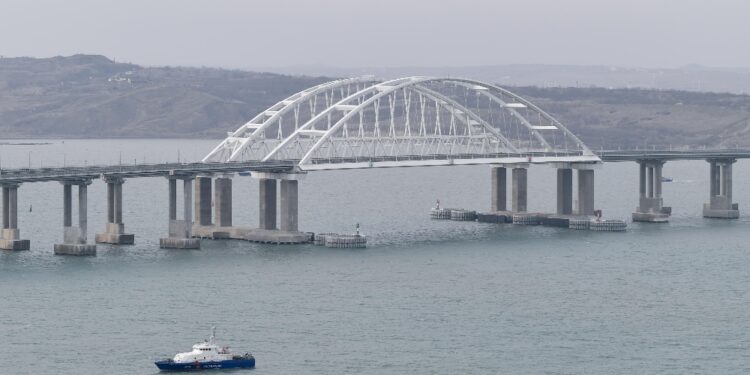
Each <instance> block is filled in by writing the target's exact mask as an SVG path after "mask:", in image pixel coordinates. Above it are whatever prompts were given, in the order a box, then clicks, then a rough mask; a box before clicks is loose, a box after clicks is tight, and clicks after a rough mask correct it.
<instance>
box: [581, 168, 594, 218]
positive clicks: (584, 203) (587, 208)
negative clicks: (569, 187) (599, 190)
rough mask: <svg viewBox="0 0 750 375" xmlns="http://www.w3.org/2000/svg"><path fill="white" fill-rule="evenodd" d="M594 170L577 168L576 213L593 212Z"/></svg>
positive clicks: (585, 213) (588, 213)
mask: <svg viewBox="0 0 750 375" xmlns="http://www.w3.org/2000/svg"><path fill="white" fill-rule="evenodd" d="M594 210H595V208H594V170H593V169H579V170H578V214H579V215H587V216H588V215H593V214H594Z"/></svg>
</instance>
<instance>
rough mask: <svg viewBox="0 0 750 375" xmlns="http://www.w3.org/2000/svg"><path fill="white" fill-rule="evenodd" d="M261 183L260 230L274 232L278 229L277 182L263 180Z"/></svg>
mask: <svg viewBox="0 0 750 375" xmlns="http://www.w3.org/2000/svg"><path fill="white" fill-rule="evenodd" d="M259 183H260V186H259V188H260V189H259V190H258V193H259V196H260V202H259V206H258V212H259V214H260V218H259V227H260V229H271V230H273V229H276V180H275V179H272V178H262V179H260V180H259Z"/></svg>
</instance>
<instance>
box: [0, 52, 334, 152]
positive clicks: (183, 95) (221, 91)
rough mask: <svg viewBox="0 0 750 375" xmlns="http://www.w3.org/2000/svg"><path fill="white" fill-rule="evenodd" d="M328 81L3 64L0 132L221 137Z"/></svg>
mask: <svg viewBox="0 0 750 375" xmlns="http://www.w3.org/2000/svg"><path fill="white" fill-rule="evenodd" d="M325 80H326V79H322V78H306V77H289V76H283V75H278V74H265V73H252V72H241V71H232V70H222V69H203V68H170V67H155V68H151V67H141V66H138V65H133V64H123V63H115V62H113V61H111V60H109V59H107V58H105V57H103V56H89V55H76V56H71V57H54V58H49V59H33V58H2V59H0V131H2V134H3V138H21V137H68V138H81V137H83V138H93V137H188V138H195V137H220V136H221V135H222V134H226V131H227V130H230V129H234V128H236V127H237V126H238V125H239V124H242V123H244V122H246V121H247V120H249V119H250V118H251V117H252V116H253V115H255V114H256V113H258V112H260V111H262V110H263V109H265V108H267V107H268V106H270V105H272V104H273V103H275V102H276V101H278V100H279V99H280V98H282V97H285V96H287V95H289V94H292V93H294V92H297V91H299V90H302V89H304V88H306V87H309V86H312V85H316V84H318V83H320V82H323V81H325Z"/></svg>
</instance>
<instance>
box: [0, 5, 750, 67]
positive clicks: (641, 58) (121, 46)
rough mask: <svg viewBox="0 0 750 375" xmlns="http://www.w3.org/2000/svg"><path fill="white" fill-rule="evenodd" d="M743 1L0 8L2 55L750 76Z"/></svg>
mask: <svg viewBox="0 0 750 375" xmlns="http://www.w3.org/2000/svg"><path fill="white" fill-rule="evenodd" d="M748 36H750V1H748V0H711V1H708V0H698V1H693V0H616V1H615V0H515V1H505V0H496V1H480V0H463V1H453V0H449V1H445V0H369V1H357V0H308V1H303V0H297V1H286V0H258V1H251V0H247V1H238V0H127V1H106V0H0V55H4V56H36V57H46V56H55V55H70V54H75V53H90V54H103V55H106V56H108V57H112V58H115V59H116V60H118V61H130V62H135V63H140V64H147V65H207V66H222V67H231V68H253V67H268V66H294V65H313V64H316V65H317V64H320V65H331V66H341V67H357V66H407V65H417V66H455V65H489V64H509V63H535V64H539V63H545V64H578V65H594V64H596V65H598V64H604V65H622V66H644V67H677V66H681V65H685V64H690V63H696V64H703V65H710V66H730V67H750V48H748V45H750V41H748Z"/></svg>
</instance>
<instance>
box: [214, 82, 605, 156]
mask: <svg viewBox="0 0 750 375" xmlns="http://www.w3.org/2000/svg"><path fill="white" fill-rule="evenodd" d="M238 161H265V162H268V161H292V162H293V163H295V165H296V166H297V167H298V168H299V169H300V170H330V169H356V168H373V167H407V166H436V165H458V164H509V163H529V162H530V163H552V162H567V163H599V162H601V160H600V159H599V157H598V156H596V155H595V154H594V153H593V152H592V151H591V150H589V149H588V148H587V147H586V145H585V144H583V142H581V140H580V139H578V137H576V136H575V135H574V134H573V133H571V132H570V131H569V130H568V129H567V128H565V126H563V125H562V124H561V123H560V122H559V121H557V120H556V119H555V118H553V117H552V116H550V115H549V114H547V113H546V112H544V111H543V110H541V109H540V108H539V107H537V106H535V105H534V104H532V103H531V102H529V101H528V100H526V99H524V98H522V97H520V96H518V95H516V94H514V93H512V92H510V91H508V90H506V89H503V88H501V87H498V86H495V85H492V84H488V83H485V82H480V81H475V80H471V79H462V78H446V77H406V78H398V79H393V80H387V81H379V80H375V79H373V78H371V77H360V78H348V79H341V80H336V81H332V82H328V83H324V84H321V85H318V86H315V87H311V88H308V89H306V90H303V91H300V92H298V93H296V94H294V95H292V96H290V97H288V98H286V99H284V100H281V101H280V102H278V103H276V104H274V105H273V106H271V107H270V108H268V109H267V110H265V111H263V112H261V113H260V114H258V115H257V116H255V117H254V118H253V119H251V120H250V121H248V122H247V123H246V124H244V125H242V126H241V127H240V128H239V129H237V130H235V131H234V132H230V133H228V136H227V138H226V139H225V140H224V141H222V142H221V143H220V144H219V145H218V146H217V147H216V148H214V149H213V150H212V151H211V152H210V153H209V154H208V155H207V156H206V157H205V158H204V159H203V162H238Z"/></svg>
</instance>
